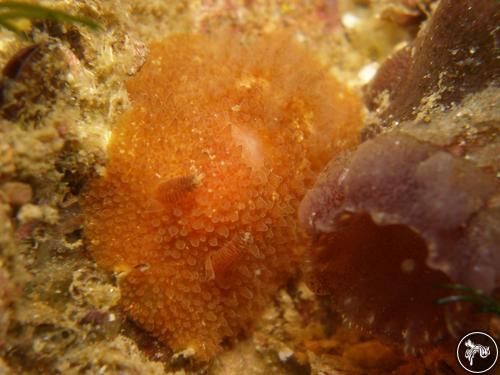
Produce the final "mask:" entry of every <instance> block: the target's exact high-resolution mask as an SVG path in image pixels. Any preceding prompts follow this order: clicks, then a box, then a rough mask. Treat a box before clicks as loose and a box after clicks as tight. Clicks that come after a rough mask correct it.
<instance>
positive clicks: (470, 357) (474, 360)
mask: <svg viewBox="0 0 500 375" xmlns="http://www.w3.org/2000/svg"><path fill="white" fill-rule="evenodd" d="M457 359H458V362H459V363H460V365H461V366H462V367H463V368H464V369H465V370H466V371H468V372H470V373H473V374H482V373H484V372H486V371H488V370H491V369H492V368H493V367H494V366H495V364H496V363H497V360H498V346H497V343H496V342H495V339H493V337H491V336H490V335H488V334H486V333H484V332H471V333H469V334H467V335H465V336H464V337H463V338H462V340H460V343H459V344H458V347H457Z"/></svg>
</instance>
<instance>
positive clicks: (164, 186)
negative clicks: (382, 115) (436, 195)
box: [83, 35, 361, 360]
mask: <svg viewBox="0 0 500 375" xmlns="http://www.w3.org/2000/svg"><path fill="white" fill-rule="evenodd" d="M128 91H129V94H130V98H131V102H132V108H131V109H130V110H129V111H128V112H127V113H126V114H124V115H123V117H122V118H121V120H120V121H119V123H118V124H117V125H116V127H115V128H114V130H113V133H112V136H111V139H110V142H109V145H108V155H109V162H108V164H107V166H106V172H105V174H104V176H102V177H101V178H98V179H96V180H95V181H92V182H91V183H90V184H89V186H88V187H87V190H86V192H85V194H84V198H83V207H84V212H85V217H86V223H85V236H86V238H87V239H88V242H89V246H90V253H91V255H92V257H93V258H94V259H95V261H96V262H97V263H98V264H99V265H100V266H102V267H104V268H105V269H107V270H109V271H112V272H119V273H120V274H121V275H122V277H121V278H120V280H121V281H120V283H121V289H122V301H121V305H122V306H123V308H124V310H125V311H126V312H127V313H128V315H129V316H130V317H131V318H132V319H133V320H134V321H136V322H137V323H138V324H139V325H140V326H142V327H143V328H144V329H145V330H147V331H149V332H150V333H151V334H153V335H154V336H156V337H158V338H159V339H160V340H162V341H164V342H165V343H167V344H168V345H170V346H171V347H172V348H173V349H174V350H183V349H186V348H188V347H191V348H193V349H194V350H195V351H196V357H197V358H198V359H199V360H207V359H209V358H210V357H211V356H213V355H214V354H215V353H217V352H218V351H219V350H220V348H221V342H222V341H223V340H224V339H225V338H229V339H231V338H234V337H235V336H236V335H237V334H238V333H239V332H241V331H245V330H246V329H248V327H250V326H251V323H252V321H253V320H254V319H255V317H256V316H258V315H257V314H258V312H259V311H260V310H262V308H263V307H264V306H265V304H266V303H267V302H268V301H269V300H270V297H271V296H272V294H273V293H274V292H275V291H276V290H277V289H278V288H279V287H280V286H282V285H283V283H284V282H285V281H286V280H287V279H289V278H290V277H291V276H292V275H293V274H294V272H296V269H297V264H298V258H299V255H300V253H301V248H302V241H303V240H302V236H301V233H300V231H299V229H298V228H299V225H298V220H297V209H298V205H299V202H300V200H301V199H302V197H303V196H304V194H305V191H306V189H307V188H308V187H310V186H312V184H313V182H314V179H315V177H316V175H317V174H318V172H319V171H320V170H321V168H322V167H323V166H324V165H325V164H326V162H327V160H329V159H330V158H331V156H332V154H335V153H337V152H339V151H341V150H343V149H345V148H346V147H350V146H352V145H353V144H355V143H356V142H357V138H358V132H359V129H360V123H361V121H360V106H359V102H358V99H357V98H356V97H355V96H354V95H353V94H351V93H349V92H348V91H346V90H345V89H344V88H343V87H342V86H340V85H339V84H338V83H337V82H336V81H335V80H334V79H333V78H332V77H331V76H330V75H329V73H328V70H327V69H326V68H325V67H323V66H322V65H321V64H319V63H318V62H317V61H316V60H315V59H314V58H313V57H311V53H310V52H309V51H308V50H307V49H306V48H304V47H303V46H300V45H298V44H296V43H294V42H291V41H290V38H289V37H288V36H283V35H275V36H264V37H261V38H260V39H258V40H257V41H255V42H254V43H253V44H251V45H250V46H244V45H242V44H241V43H240V42H239V41H238V40H236V38H220V37H205V36H192V35H179V36H172V37H169V38H167V39H166V40H165V41H163V42H160V43H157V44H153V45H152V46H151V47H150V56H149V60H148V61H147V62H146V63H145V65H144V66H143V67H142V69H141V70H140V72H139V73H138V74H137V75H136V76H135V77H134V78H132V79H131V80H130V81H129V82H128Z"/></svg>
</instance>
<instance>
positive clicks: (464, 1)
mask: <svg viewBox="0 0 500 375" xmlns="http://www.w3.org/2000/svg"><path fill="white" fill-rule="evenodd" d="M499 23H500V3H499V2H497V1H491V0H442V1H441V2H440V4H439V6H438V7H437V9H436V11H435V13H434V15H433V16H432V18H431V19H430V20H429V21H428V23H427V24H425V26H424V27H423V28H422V30H421V31H420V32H419V34H418V36H417V38H416V39H415V40H414V41H413V43H411V45H410V46H409V47H407V48H405V49H403V50H402V51H399V52H397V53H396V54H395V55H394V56H393V57H391V58H390V59H389V60H388V61H387V63H385V64H384V65H382V67H381V68H380V70H379V71H378V73H377V75H376V77H375V79H374V80H373V81H372V83H371V84H370V85H369V86H368V87H367V89H366V97H365V101H366V104H367V106H368V107H369V108H370V109H371V110H376V109H378V114H379V116H380V119H381V121H382V125H383V126H389V125H391V124H394V123H399V122H401V121H404V120H410V119H413V118H415V116H416V115H417V113H418V109H419V107H420V106H421V105H422V103H423V100H424V99H425V98H426V97H429V96H430V95H434V96H435V99H436V102H437V103H436V104H439V105H443V106H449V105H451V104H453V103H458V102H460V101H461V100H462V99H463V98H464V97H465V96H466V95H468V94H471V93H475V92H478V91H480V90H482V89H484V88H486V87H487V86H488V85H491V84H496V85H498V84H499V80H500V63H499V60H498V58H499V50H498V41H499V38H500V35H499V30H498V28H496V26H497V25H498V24H499ZM384 93H386V94H388V99H389V101H388V104H387V102H386V103H385V104H381V103H382V102H383V101H382V100H381V98H382V96H383V95H384Z"/></svg>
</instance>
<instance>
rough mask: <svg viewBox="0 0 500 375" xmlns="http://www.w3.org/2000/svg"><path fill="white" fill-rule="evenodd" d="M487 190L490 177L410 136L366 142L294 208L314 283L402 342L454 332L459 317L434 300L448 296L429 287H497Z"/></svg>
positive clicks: (347, 310)
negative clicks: (310, 239)
mask: <svg viewBox="0 0 500 375" xmlns="http://www.w3.org/2000/svg"><path fill="white" fill-rule="evenodd" d="M496 191H498V184H497V183H496V181H495V179H494V177H493V176H491V175H490V174H488V173H485V172H483V171H482V170H480V169H479V168H476V167H475V166H474V165H473V164H472V163H470V162H468V161H465V160H462V159H460V158H455V157H453V156H451V155H450V154H448V153H445V152H443V151H441V150H440V149H439V148H438V147H436V146H433V145H430V144H427V143H423V142H420V141H417V140H415V139H413V138H412V137H409V136H406V135H402V134H398V132H392V133H390V134H385V135H381V136H379V137H377V138H375V139H373V140H370V141H367V142H365V143H364V144H362V145H361V146H360V147H359V148H358V150H357V151H356V152H355V153H353V154H352V155H350V156H349V157H346V158H345V159H344V160H339V161H334V162H332V163H330V165H329V166H328V167H327V169H326V170H325V172H324V174H323V176H322V178H320V180H319V181H318V183H317V185H316V187H315V188H313V189H312V190H311V191H309V193H308V194H307V195H306V197H305V199H304V200H303V202H302V204H301V208H300V211H299V215H300V220H301V223H302V225H303V226H304V227H305V228H306V229H307V231H308V232H309V233H310V234H311V235H313V236H314V237H316V238H317V241H316V244H315V245H314V246H313V253H312V259H311V267H312V269H311V270H310V273H311V276H310V277H311V278H312V279H313V280H314V282H313V283H312V285H313V288H315V287H316V288H319V289H320V291H321V292H325V291H327V292H328V294H330V295H331V296H332V300H333V301H334V303H335V305H336V306H337V307H338V308H339V310H340V311H342V312H343V313H344V314H345V315H346V317H347V318H348V319H349V320H351V321H353V322H354V323H356V324H358V325H360V326H362V327H365V328H367V329H369V330H371V331H373V332H374V333H376V334H378V335H380V336H382V337H384V338H386V339H388V340H389V341H392V342H403V343H404V344H405V345H406V346H407V347H408V348H413V347H422V346H425V345H427V344H429V343H430V342H433V341H436V340H439V339H441V338H443V337H445V336H446V334H447V333H449V331H451V333H456V332H455V331H456V330H457V329H459V328H460V327H461V326H462V325H463V323H464V320H465V319H468V318H467V316H468V314H464V313H463V312H460V313H458V312H457V311H452V310H451V309H447V308H444V307H443V306H436V304H435V301H436V300H437V299H439V298H440V297H443V296H444V295H446V294H445V293H447V292H446V291H444V290H440V289H437V288H435V286H436V285H438V284H441V283H445V282H450V281H452V282H458V283H464V284H467V285H471V286H473V287H477V288H480V289H483V290H485V291H487V292H491V291H492V290H493V289H495V288H496V287H498V286H499V285H500V278H499V276H500V275H499V272H498V271H499V270H500V248H499V246H500V245H499V243H500V242H499V241H498V230H497V229H496V228H497V224H498V222H499V221H498V212H497V211H498V209H494V208H490V207H489V200H490V199H491V198H492V197H493V196H494V194H495V192H496ZM453 308H457V309H460V308H461V306H453Z"/></svg>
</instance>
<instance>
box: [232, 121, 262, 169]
mask: <svg viewBox="0 0 500 375" xmlns="http://www.w3.org/2000/svg"><path fill="white" fill-rule="evenodd" d="M231 136H232V137H233V140H234V142H235V143H236V144H237V145H239V146H241V147H242V151H241V156H242V158H243V160H245V162H246V163H247V164H248V165H249V166H251V167H252V168H253V169H260V168H262V167H263V166H264V160H265V159H264V156H265V151H264V150H263V145H262V141H261V140H260V139H259V138H258V136H257V134H255V133H253V132H252V131H251V130H250V129H246V128H243V127H241V126H238V125H234V124H233V125H231Z"/></svg>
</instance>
